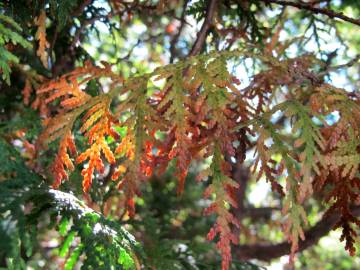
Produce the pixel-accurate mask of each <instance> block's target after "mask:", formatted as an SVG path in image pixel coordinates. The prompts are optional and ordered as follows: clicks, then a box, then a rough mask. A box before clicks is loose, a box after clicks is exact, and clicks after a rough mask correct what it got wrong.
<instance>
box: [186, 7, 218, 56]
mask: <svg viewBox="0 0 360 270" xmlns="http://www.w3.org/2000/svg"><path fill="white" fill-rule="evenodd" d="M217 5H218V0H210V1H209V4H208V6H207V10H206V16H205V21H204V23H203V25H202V26H201V29H200V31H199V32H198V34H197V38H196V41H195V43H194V45H193V47H192V49H191V52H190V56H194V55H197V54H199V53H200V52H201V49H202V47H203V46H204V43H205V40H206V37H207V35H208V32H209V30H210V28H211V26H212V23H213V17H214V14H215V11H216V8H217Z"/></svg>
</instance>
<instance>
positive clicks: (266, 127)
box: [0, 0, 360, 270]
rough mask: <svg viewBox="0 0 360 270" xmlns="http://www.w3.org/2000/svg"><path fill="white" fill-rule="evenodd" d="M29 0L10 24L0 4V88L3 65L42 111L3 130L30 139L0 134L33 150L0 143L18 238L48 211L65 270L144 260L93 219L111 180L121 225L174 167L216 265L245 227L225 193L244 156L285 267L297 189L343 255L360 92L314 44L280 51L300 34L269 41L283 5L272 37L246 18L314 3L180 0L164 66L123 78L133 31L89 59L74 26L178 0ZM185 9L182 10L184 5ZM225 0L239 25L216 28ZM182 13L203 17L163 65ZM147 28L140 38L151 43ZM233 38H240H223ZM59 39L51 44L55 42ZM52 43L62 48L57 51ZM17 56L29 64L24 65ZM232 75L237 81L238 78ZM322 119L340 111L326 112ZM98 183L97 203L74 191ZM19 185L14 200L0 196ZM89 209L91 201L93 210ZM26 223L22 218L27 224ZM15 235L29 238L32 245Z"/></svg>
mask: <svg viewBox="0 0 360 270" xmlns="http://www.w3.org/2000/svg"><path fill="white" fill-rule="evenodd" d="M5 2H7V1H5ZM30 2H31V1H30ZM34 2H36V3H37V4H36V7H35V8H34V10H32V12H29V14H30V13H31V14H32V15H31V16H32V17H31V18H32V19H33V20H32V22H29V23H27V24H26V23H23V24H21V25H22V26H23V25H24V27H25V30H24V31H23V29H22V26H20V24H18V23H17V22H15V20H14V19H13V18H12V17H10V16H8V15H4V14H10V13H11V10H12V9H13V8H19V7H18V6H17V4H10V3H6V4H4V7H3V6H0V7H1V8H2V9H1V13H0V72H1V74H2V79H3V81H4V82H5V83H6V84H7V85H8V86H7V87H9V85H10V83H13V84H14V81H15V79H14V77H15V76H18V78H21V79H22V80H23V84H21V87H20V88H21V94H22V95H23V101H24V104H25V105H26V106H27V105H30V106H31V108H32V109H34V110H36V111H37V112H38V115H39V116H40V117H41V121H42V128H41V132H39V133H37V134H35V135H33V134H31V129H28V128H23V129H21V133H19V132H18V133H17V134H28V135H27V136H29V138H31V139H32V141H31V143H30V142H29V141H28V140H27V139H26V138H22V136H17V139H14V136H15V135H14V131H13V132H9V134H8V135H6V136H4V135H3V134H1V137H4V138H5V139H6V140H7V141H10V142H13V144H14V147H15V146H16V143H14V142H18V141H20V142H21V145H22V146H23V147H22V150H21V151H22V155H23V156H25V157H28V158H29V157H30V158H29V159H33V160H30V162H28V163H27V167H26V165H25V164H24V163H23V162H22V161H21V162H20V161H19V160H21V159H22V158H21V157H20V156H19V154H18V153H16V152H14V153H10V152H9V151H12V150H9V149H11V146H10V145H9V144H8V143H6V142H5V139H4V140H3V139H1V141H0V154H2V155H3V156H2V160H8V159H9V160H10V161H9V162H7V163H6V164H5V165H1V166H3V167H1V166H0V172H1V175H0V178H1V179H4V180H1V183H0V185H1V186H3V188H2V189H1V192H0V194H3V196H0V207H1V208H0V210H1V215H2V216H3V217H5V218H6V219H7V220H9V222H15V221H16V220H17V221H16V222H18V225H17V226H18V227H19V228H20V229H18V230H14V231H15V233H16V234H17V235H20V236H19V237H20V238H22V239H24V240H22V241H25V242H26V243H28V242H29V239H26V237H28V235H27V234H26V233H25V234H24V232H23V230H24V228H25V227H26V226H32V229H33V230H36V229H37V228H36V226H34V222H35V223H36V222H37V220H39V219H40V217H43V216H44V215H45V214H44V213H46V214H48V215H49V216H50V217H51V219H52V221H51V222H52V223H51V225H52V228H54V227H56V230H57V231H58V232H59V234H60V235H59V237H60V239H62V246H61V248H60V249H59V250H60V251H59V255H60V256H62V257H65V258H66V260H65V263H64V266H63V267H64V269H73V268H74V267H75V265H76V263H77V261H78V260H81V261H82V265H83V267H84V269H119V267H120V269H143V268H142V267H145V266H146V263H147V260H146V256H143V252H142V250H141V249H140V248H139V244H138V243H137V242H136V241H135V240H134V238H133V237H132V236H131V235H130V234H129V233H128V232H127V231H126V230H125V229H124V228H123V227H121V226H120V225H119V223H118V222H113V221H110V220H108V219H107V218H106V217H105V216H104V215H105V214H104V213H105V212H107V211H105V210H104V209H105V208H106V205H107V204H108V203H109V201H111V200H113V199H114V197H113V194H114V193H113V192H118V193H116V194H122V195H123V198H122V197H121V198H120V199H119V200H123V202H122V204H121V207H124V208H125V211H124V213H123V215H122V216H121V217H118V220H119V222H124V220H125V221H127V220H128V219H132V218H135V217H136V211H137V205H136V203H137V202H139V201H140V198H141V196H142V192H143V190H144V187H145V186H146V185H148V184H149V183H148V182H150V181H151V179H153V178H154V177H158V176H161V175H164V174H165V173H166V172H168V171H170V172H173V175H174V177H176V178H177V181H178V185H177V191H178V195H179V196H181V194H182V193H183V192H184V190H186V185H187V182H186V180H187V179H188V177H189V172H191V171H194V170H195V171H196V174H197V175H196V179H197V180H198V181H197V185H202V186H204V201H205V202H206V203H205V207H204V215H205V216H210V218H211V220H212V221H213V225H212V226H211V227H210V228H209V231H208V233H207V239H208V240H210V241H213V240H214V241H215V242H216V248H217V250H218V252H219V254H220V255H221V260H222V262H221V269H222V270H229V269H231V267H232V266H231V263H232V260H233V257H234V256H233V254H234V252H233V251H234V250H235V249H237V248H238V247H237V245H239V242H240V235H239V233H238V232H239V230H240V233H242V230H243V228H244V224H243V223H242V220H241V218H239V217H241V214H240V215H239V214H236V211H241V210H243V208H244V205H243V203H241V202H239V200H240V198H239V196H238V194H239V193H238V192H237V191H238V190H239V189H241V188H242V186H241V185H242V182H241V181H239V179H237V178H236V177H235V175H236V173H235V172H234V170H235V169H234V168H235V166H234V164H237V165H238V166H244V167H245V166H248V167H251V172H252V176H253V178H254V179H256V180H257V181H262V180H264V181H268V182H269V183H270V185H271V188H272V190H273V192H274V193H276V194H277V195H276V196H279V197H280V198H281V200H282V214H283V217H282V220H281V221H282V222H283V232H284V234H285V236H286V238H287V239H288V241H289V242H290V246H291V247H290V250H289V253H290V262H291V263H293V262H294V259H295V254H296V252H297V251H299V249H300V245H301V243H302V242H303V241H305V240H306V237H305V234H306V233H305V232H306V229H307V228H308V226H309V224H308V217H307V215H308V214H307V207H308V203H307V201H308V200H309V199H310V198H316V200H318V201H319V203H320V204H324V205H326V207H327V208H326V209H324V211H323V212H324V217H326V216H329V215H332V214H333V213H337V214H338V219H337V221H336V224H335V226H334V229H337V228H341V230H342V235H341V238H340V240H341V241H345V249H346V250H347V251H348V252H349V254H350V255H355V254H356V249H355V240H356V238H357V237H358V234H357V231H358V230H359V228H360V219H359V218H358V217H357V216H356V214H354V213H353V209H354V207H357V206H358V205H359V201H360V200H359V198H360V197H359V196H360V193H359V190H360V174H359V173H360V172H359V164H360V152H359V151H360V143H359V139H360V137H359V136H360V126H359V120H360V98H359V95H358V94H357V92H356V91H348V90H345V89H342V88H339V87H335V86H334V85H333V84H332V83H331V81H330V80H328V79H327V78H326V77H325V76H326V75H327V74H328V73H329V70H330V69H331V68H332V67H330V66H329V65H330V63H328V62H327V61H324V58H323V59H321V54H320V57H319V54H316V53H300V54H299V55H298V56H293V55H292V56H290V55H289V54H286V50H287V49H288V48H289V47H291V45H292V44H297V46H298V47H301V46H302V42H305V40H306V39H305V38H299V39H300V43H297V42H298V39H292V40H288V41H286V42H283V41H280V37H279V33H280V31H281V29H282V28H281V27H285V26H284V25H283V21H282V20H285V19H284V18H285V17H286V16H287V13H286V11H285V9H284V10H283V11H282V12H281V14H280V15H279V16H280V17H279V20H275V21H276V23H277V24H280V26H279V27H280V28H278V29H277V30H276V33H274V34H271V30H269V29H268V30H264V29H263V27H261V25H260V24H257V21H256V20H257V17H256V14H257V13H256V12H262V11H264V10H265V9H266V8H267V7H268V5H269V4H270V3H277V4H279V5H285V6H287V5H291V6H293V7H296V8H300V9H305V10H307V11H311V10H313V9H314V6H315V5H317V4H316V3H315V4H313V5H310V4H307V2H301V4H298V5H297V4H295V3H293V2H291V3H290V2H289V3H288V2H287V1H244V2H246V3H247V2H249V3H248V4H249V6H251V7H252V8H249V7H247V5H245V4H244V5H242V4H239V3H238V2H237V1H214V0H211V1H195V3H193V4H189V3H188V2H189V1H184V7H183V9H184V11H183V13H182V17H181V18H180V19H179V18H177V17H176V18H177V19H178V20H180V21H181V26H179V29H177V30H178V31H179V32H178V33H177V34H173V33H167V34H168V35H169V37H171V38H172V41H171V42H170V45H169V46H170V51H171V54H172V55H171V60H170V62H171V63H169V64H166V63H161V64H160V65H157V67H156V68H153V69H151V70H150V69H145V72H142V71H141V72H137V73H136V74H132V71H131V72H130V73H129V72H124V71H123V70H122V69H121V68H119V65H118V64H119V62H121V65H123V62H126V61H127V60H128V59H129V57H130V55H131V53H132V51H133V50H134V48H135V47H136V46H138V45H139V44H141V43H142V42H146V41H145V40H142V39H139V41H138V43H136V45H135V47H134V48H132V49H131V50H130V52H129V55H127V56H125V57H124V58H121V59H120V60H119V61H118V62H117V63H109V62H106V61H95V60H98V59H91V57H90V56H89V55H88V54H87V53H85V52H84V50H82V49H83V48H79V44H81V43H82V42H83V38H84V37H83V34H84V33H87V34H89V33H91V35H94V34H93V32H90V30H89V29H96V27H97V26H96V22H98V23H100V22H102V23H105V24H107V23H108V25H109V29H110V30H112V27H113V28H116V24H115V23H113V21H111V20H112V19H113V17H115V18H116V19H118V20H119V21H120V24H121V25H124V27H126V26H127V25H130V24H131V20H132V16H133V13H139V14H140V13H141V10H142V9H145V10H147V11H148V12H149V14H150V16H154V15H153V14H160V15H161V16H167V15H166V14H167V13H166V6H167V5H169V8H170V10H171V7H172V6H176V7H177V8H178V6H177V4H176V3H175V2H176V1H134V3H135V4H131V3H127V2H125V1H124V3H122V2H123V1H104V2H106V3H107V5H106V7H107V8H108V9H107V8H99V7H98V6H97V4H96V3H95V2H97V1H95V2H94V1H71V2H73V3H71V4H70V3H69V2H68V1H55V0H54V1H34ZM40 2H44V3H40ZM45 2H46V3H45ZM67 2H68V3H69V4H68V5H65V4H66V3H67ZM100 2H101V1H100ZM148 2H151V3H152V2H158V3H157V4H153V5H151V4H150V5H148ZM190 2H191V1H190ZM206 2H209V4H208V5H207V3H206ZM222 2H224V3H222ZM232 2H234V3H232ZM262 2H264V3H266V5H265V4H264V3H263V4H264V6H262V5H261V4H260V3H262ZM278 2H279V3H278ZM319 2H323V1H319ZM187 5H191V7H190V8H189V9H187ZM234 5H235V6H236V7H237V9H236V10H237V12H238V13H236V14H237V15H236V16H239V18H241V20H242V24H241V27H240V28H239V29H234V28H232V27H229V28H227V27H228V25H227V23H226V22H224V21H223V18H225V17H226V16H227V15H226V14H227V13H226V10H228V11H229V10H230V11H231V12H230V11H229V15H228V16H229V18H230V19H231V20H232V19H233V18H234V17H233V16H235V15H234V14H235V13H234V12H232V11H234V9H233V6H234ZM38 6H41V7H38ZM215 8H217V9H216V10H215ZM29 9H31V8H29ZM60 9H61V11H59V10H60ZM108 10H111V11H110V12H109V11H108ZM316 11H317V12H316V13H320V14H323V15H324V16H327V17H331V18H333V17H334V18H340V19H343V20H345V21H349V22H351V23H353V24H355V25H356V26H354V27H358V24H360V23H358V21H357V20H356V19H350V20H349V18H348V17H347V16H345V15H341V14H340V15H341V16H340V15H339V14H338V13H334V12H333V13H329V12H325V11H324V12H322V9H321V10H320V11H319V10H318V9H316ZM186 12H188V13H186ZM3 13H4V14H3ZM186 14H189V15H191V16H194V18H195V19H196V20H199V21H201V22H203V26H202V28H201V30H200V32H199V33H198V35H197V38H196V40H195V43H194V45H193V47H192V49H191V50H189V51H188V52H187V54H186V55H187V56H186V57H182V56H181V54H178V57H177V61H173V60H174V58H173V54H175V55H176V53H174V52H176V51H177V49H179V48H177V47H176V43H177V42H178V39H179V37H180V35H181V31H182V29H183V27H185V26H184V25H185V24H186V23H185V22H184V21H185V19H184V18H185V17H186ZM214 14H215V15H214ZM224 14H225V15H224ZM264 14H265V13H264ZM60 15H61V16H60ZM281 16H284V17H281ZM344 16H345V17H344ZM215 17H216V19H214V18H215ZM139 18H140V19H143V20H144V21H146V18H142V17H141V16H140V17H139ZM235 18H237V17H235ZM17 19H18V20H19V21H21V18H17ZM202 19H203V20H202ZM230 19H229V20H230ZM234 21H236V20H235V19H234ZM57 23H58V24H57ZM151 23H154V22H151ZM151 23H149V25H150V24H151ZM157 23H158V22H157ZM154 25H155V23H154ZM310 26H311V25H310ZM310 26H309V28H310ZM148 28H149V29H150V28H151V27H150V26H149V27H148ZM152 28H154V27H152ZM63 29H66V31H68V32H66V31H65V30H63ZM129 29H130V30H132V29H131V28H129ZM210 29H211V31H210ZM299 29H300V28H299ZM315 29H316V25H315ZM149 31H150V30H149ZM306 31H307V30H306ZM65 32H66V34H64V33H65ZM168 32H169V31H168ZM329 32H330V31H329ZM209 33H212V38H214V39H215V40H217V42H218V43H217V44H218V45H219V44H222V42H224V44H227V43H228V45H229V46H228V47H225V49H222V50H220V49H218V48H219V46H220V45H219V46H217V47H216V48H215V50H209V51H208V52H207V53H201V52H202V50H203V48H205V47H206V44H207V42H209V40H208V39H206V37H207V36H208V35H209ZM98 34H99V33H98ZM228 34H230V38H232V39H230V40H229V39H228V38H229V36H228ZM315 34H316V33H315ZM204 35H205V37H204ZM114 36H116V35H114ZM114 38H115V39H116V37H114ZM154 38H156V36H155V37H154V36H150V37H149V40H151V39H154ZM237 38H239V39H240V41H241V42H240V44H239V45H237V46H236V48H235V49H231V47H232V44H234V43H235V40H236V39H237ZM31 42H32V43H33V46H31ZM57 42H63V43H64V44H65V45H63V46H59V47H57V45H56V44H57ZM209 46H210V47H211V46H212V45H211V44H209ZM65 47H66V48H68V49H67V51H62V50H63V49H64V48H65ZM202 47H203V48H202ZM212 48H213V49H214V47H212ZM152 49H153V50H154V51H156V50H155V48H152ZM31 50H33V52H30V51H31ZM179 50H180V49H179ZM19 51H20V52H21V53H18V52H19ZM17 54H18V55H19V56H18V55H17ZM154 54H155V53H154ZM30 55H31V56H30ZM79 55H80V56H79ZM72 57H74V58H77V59H76V60H77V61H75V60H74V59H71V58H72ZM329 58H330V56H328V58H327V60H329ZM28 59H33V60H32V61H33V62H31V63H30V62H29V63H27V64H26V63H25V64H23V62H24V61H29V60H28ZM357 60H358V58H356V59H355V61H354V60H353V61H352V62H351V63H350V64H351V65H353V64H354V63H356V61H357ZM112 62H113V61H112ZM248 63H252V65H253V70H252V72H249V74H248V75H246V76H244V75H243V74H239V73H241V72H239V71H234V70H235V69H236V67H239V66H241V67H245V68H244V69H242V70H246V68H248V66H249V65H248ZM350 64H348V65H342V66H339V67H337V68H340V69H341V68H347V67H350V66H351V65H350ZM12 67H14V69H13V70H14V71H13V74H11V71H12ZM120 67H123V66H120ZM231 67H235V68H234V69H232V68H231ZM134 69H135V67H132V68H130V70H134ZM119 70H120V71H119ZM124 70H125V69H124ZM139 70H141V68H139ZM244 77H246V80H248V83H245V84H244V83H242V80H244ZM3 85H5V84H3V83H2V82H1V86H3ZM13 114H15V113H13ZM9 115H11V114H10V113H9ZM334 115H338V119H336V120H333V121H329V117H330V116H334ZM4 130H5V129H4ZM15 137H16V136H15ZM44 159H46V161H44ZM14 160H15V161H14ZM49 160H50V162H49ZM194 164H201V166H199V168H201V169H198V168H196V169H194ZM31 170H32V171H31ZM78 170H80V171H81V179H82V180H81V186H82V191H83V193H84V194H85V195H84V198H85V199H84V200H85V201H86V203H87V204H89V205H86V203H85V202H82V201H81V200H79V199H78V198H76V197H75V196H74V195H73V194H71V193H70V192H68V189H70V188H71V186H72V185H73V183H72V182H73V181H75V180H73V179H74V178H75V179H76V177H74V175H76V174H77V172H78ZM12 178H13V179H12ZM11 179H12V180H11ZM21 179H24V181H25V180H26V181H30V182H29V183H28V186H27V187H25V188H23V189H21V188H20V187H19V186H21V184H20V182H21ZM70 180H71V181H70ZM46 181H47V182H48V183H49V182H51V187H48V186H47V185H46V184H45V182H46ZM99 185H100V186H101V185H103V186H106V188H105V190H106V192H105V195H104V196H103V198H102V199H103V201H102V202H101V203H99V205H100V206H94V205H92V202H91V199H90V197H89V195H88V194H89V193H91V192H95V193H96V192H97V190H96V189H97V188H99ZM24 186H25V183H24ZM113 187H116V189H115V190H116V191H113ZM19 188H20V189H19ZM62 189H64V191H61V190H62ZM94 189H95V190H94ZM19 190H21V192H19V193H18V194H13V196H9V194H8V193H10V192H15V191H16V192H18V191H19ZM317 193H318V194H317ZM110 199H111V200H110ZM31 203H33V204H34V207H33V208H31V211H30V212H31V213H30V214H23V215H22V214H21V213H22V211H21V207H27V205H29V204H31ZM145 203H146V202H145ZM90 206H93V207H94V208H96V207H98V209H100V210H101V211H102V213H103V214H104V215H102V214H100V213H98V212H97V211H94V210H93V209H91V208H90ZM7 209H10V212H7ZM44 209H46V211H44ZM237 209H238V210H237ZM30 219H32V222H33V223H32V224H30V223H28V220H30ZM115 219H116V218H115ZM14 220H15V221H14ZM34 220H35V221H34ZM134 222H135V223H136V220H135V221H134ZM50 227H51V226H50ZM1 229H2V228H1ZM9 237H10V238H11V237H13V236H11V235H9ZM144 242H146V239H145V240H144ZM25 246H26V249H28V250H31V248H32V247H31V245H30V244H27V245H25ZM15 250H16V248H15V247H11V252H12V254H10V253H11V252H10V253H9V254H7V255H8V256H9V257H12V258H18V257H19V258H20V257H21V256H20V254H16V252H15ZM28 252H29V254H30V253H31V252H30V251H28ZM29 256H30V255H29ZM20 261H21V260H20ZM20 261H19V262H20ZM150 261H151V260H150ZM11 263H15V262H14V261H9V262H8V264H11ZM21 263H22V264H24V262H23V261H21ZM21 267H23V266H21ZM21 267H20V268H21ZM114 267H115V268H114ZM196 269H197V268H196Z"/></svg>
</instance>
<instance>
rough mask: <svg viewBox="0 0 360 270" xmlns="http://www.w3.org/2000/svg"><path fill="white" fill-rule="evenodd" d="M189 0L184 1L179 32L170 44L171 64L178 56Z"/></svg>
mask: <svg viewBox="0 0 360 270" xmlns="http://www.w3.org/2000/svg"><path fill="white" fill-rule="evenodd" d="M188 2H189V0H184V5H183V10H182V13H181V18H180V27H179V30H178V32H177V33H176V35H175V36H174V37H173V39H172V40H171V42H170V63H173V62H174V58H175V55H176V43H177V42H178V40H179V37H180V35H181V32H182V30H183V29H184V25H185V22H186V21H185V15H186V7H187V5H188Z"/></svg>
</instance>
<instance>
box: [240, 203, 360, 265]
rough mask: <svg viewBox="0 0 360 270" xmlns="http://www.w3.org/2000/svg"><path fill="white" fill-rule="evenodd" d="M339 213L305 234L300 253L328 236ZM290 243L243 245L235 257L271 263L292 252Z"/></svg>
mask: <svg viewBox="0 0 360 270" xmlns="http://www.w3.org/2000/svg"><path fill="white" fill-rule="evenodd" d="M351 211H352V214H353V215H354V216H359V215H360V206H355V207H352V208H351ZM338 219H339V215H338V213H333V214H332V215H328V216H325V217H323V219H322V220H320V221H319V222H318V223H317V224H316V225H314V226H313V227H312V228H310V229H309V230H307V231H306V232H305V240H304V241H300V242H299V251H303V250H304V249H307V248H308V247H310V246H312V245H314V244H316V243H317V242H318V241H319V239H320V238H321V237H323V236H325V235H327V234H328V233H329V232H330V231H331V230H332V228H333V227H334V225H335V223H336V222H337V221H338ZM290 245H291V244H290V243H288V242H282V243H279V244H255V245H242V246H237V248H236V249H234V257H236V258H237V259H239V260H249V259H258V260H262V261H270V260H273V259H276V258H278V257H281V256H283V255H286V254H288V253H289V251H290Z"/></svg>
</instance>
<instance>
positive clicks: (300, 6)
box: [260, 0, 360, 26]
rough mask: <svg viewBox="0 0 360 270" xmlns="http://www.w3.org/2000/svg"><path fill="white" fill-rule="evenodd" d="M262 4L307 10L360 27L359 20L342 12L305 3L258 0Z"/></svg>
mask: <svg viewBox="0 0 360 270" xmlns="http://www.w3.org/2000/svg"><path fill="white" fill-rule="evenodd" d="M260 1H262V2H264V3H267V4H277V5H281V6H291V7H295V8H298V9H303V10H308V11H311V12H313V13H315V14H318V13H319V14H323V15H326V16H328V17H329V18H332V19H333V18H337V19H341V20H343V21H347V22H350V23H353V24H356V25H359V26H360V19H354V18H350V17H348V16H346V15H344V13H342V12H335V11H333V10H330V9H324V8H318V7H314V4H312V3H305V2H301V1H297V2H294V1H282V0H260Z"/></svg>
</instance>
